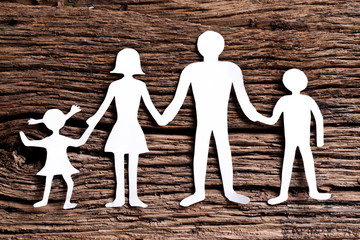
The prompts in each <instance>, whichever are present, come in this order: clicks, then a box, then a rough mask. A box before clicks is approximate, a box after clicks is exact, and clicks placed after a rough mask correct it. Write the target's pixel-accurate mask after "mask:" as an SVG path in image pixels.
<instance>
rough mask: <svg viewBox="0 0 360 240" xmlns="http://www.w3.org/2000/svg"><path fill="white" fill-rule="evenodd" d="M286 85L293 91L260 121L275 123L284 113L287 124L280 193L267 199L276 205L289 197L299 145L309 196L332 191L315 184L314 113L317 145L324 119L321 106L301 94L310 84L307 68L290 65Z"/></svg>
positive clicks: (320, 143) (326, 195)
mask: <svg viewBox="0 0 360 240" xmlns="http://www.w3.org/2000/svg"><path fill="white" fill-rule="evenodd" d="M283 83H284V85H285V87H286V88H287V89H288V90H290V91H291V93H292V94H291V95H287V96H283V97H281V98H280V99H279V101H278V102H277V103H276V105H275V108H274V112H273V116H272V117H271V118H265V117H262V118H261V119H259V121H261V122H263V123H265V124H270V125H273V124H275V123H276V122H277V121H278V119H279V118H280V115H281V114H283V115H284V117H283V118H284V128H285V131H284V132H285V153H284V162H283V169H282V175H281V190H280V195H279V196H278V197H276V198H273V199H270V200H269V201H268V203H269V204H270V205H275V204H279V203H282V202H284V201H286V200H287V198H288V191H289V185H290V180H291V173H292V167H293V163H294V159H295V152H296V149H297V148H299V150H300V152H301V155H302V158H303V162H304V169H305V174H306V179H307V182H308V185H309V195H310V197H312V198H314V199H317V200H326V199H329V198H330V197H331V194H329V193H319V192H318V189H317V186H316V177H315V167H314V158H313V155H312V152H311V148H310V122H311V113H312V114H313V115H314V117H315V122H316V142H317V146H318V147H322V146H323V145H324V122H323V117H322V115H321V112H320V109H319V107H318V105H317V104H316V102H315V101H314V99H312V98H311V97H310V96H307V95H303V94H300V92H301V91H302V90H304V89H305V88H306V86H307V83H308V79H307V77H306V75H305V73H304V72H302V71H300V70H299V69H290V70H288V71H286V72H285V74H284V76H283Z"/></svg>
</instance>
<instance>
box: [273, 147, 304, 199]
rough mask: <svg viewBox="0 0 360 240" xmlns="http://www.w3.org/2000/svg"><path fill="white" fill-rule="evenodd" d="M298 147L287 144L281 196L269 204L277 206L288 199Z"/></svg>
mask: <svg viewBox="0 0 360 240" xmlns="http://www.w3.org/2000/svg"><path fill="white" fill-rule="evenodd" d="M296 147H297V146H296V145H295V144H289V143H285V153H284V162H283V167H282V173H281V188H280V195H279V196H278V197H276V198H272V199H270V200H269V201H268V204H270V205H275V204H279V203H282V202H284V201H286V200H287V199H288V192H289V186H290V181H291V174H292V168H293V164H294V160H295V152H296Z"/></svg>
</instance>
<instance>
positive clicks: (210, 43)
mask: <svg viewBox="0 0 360 240" xmlns="http://www.w3.org/2000/svg"><path fill="white" fill-rule="evenodd" d="M197 46H198V50H199V52H200V54H201V55H202V56H203V57H204V61H203V62H197V63H192V64H190V65H189V66H187V67H186V68H185V69H184V70H183V71H182V73H181V76H180V80H179V85H178V88H177V90H176V94H175V97H174V99H173V100H172V102H171V104H170V105H169V107H168V108H167V109H166V110H165V112H164V114H163V120H164V121H165V122H169V121H171V120H172V119H173V118H174V117H175V115H176V114H177V112H178V111H179V109H180V107H181V105H182V104H183V102H184V99H185V97H186V94H187V92H188V88H189V87H190V85H191V87H192V90H193V93H194V99H195V105H196V115H197V129H196V137H195V153H194V166H193V168H194V182H195V193H194V194H193V195H191V196H189V197H187V198H185V199H184V200H182V201H181V202H180V205H181V206H189V205H192V204H194V203H197V202H200V201H202V200H204V199H205V175H206V165H207V158H208V150H209V141H210V137H211V134H212V133H213V134H214V138H215V141H216V147H217V151H218V158H219V164H220V171H221V177H222V182H223V186H224V192H225V196H226V198H227V199H229V200H230V201H232V202H236V203H241V204H246V203H248V202H249V201H250V200H249V198H248V197H246V196H243V195H240V194H238V193H236V192H235V191H234V189H233V167H232V159H231V150H230V145H229V138H228V127H227V110H228V102H229V96H230V91H231V87H232V86H233V87H234V89H235V93H236V97H237V100H238V102H239V103H240V106H241V108H242V110H243V112H244V113H245V115H246V116H247V117H248V118H249V119H251V120H252V121H255V120H257V118H259V117H260V114H258V113H257V111H256V110H255V108H254V107H253V106H252V105H251V103H250V101H249V98H248V95H247V93H246V90H245V87H244V83H243V77H242V72H241V70H240V68H239V67H238V66H237V65H236V64H234V63H231V62H222V61H219V60H218V57H219V55H220V54H221V53H222V51H223V49H224V46H225V43H224V38H223V37H222V36H221V35H220V34H219V33H217V32H213V31H207V32H204V33H203V34H201V35H200V37H199V39H198V42H197Z"/></svg>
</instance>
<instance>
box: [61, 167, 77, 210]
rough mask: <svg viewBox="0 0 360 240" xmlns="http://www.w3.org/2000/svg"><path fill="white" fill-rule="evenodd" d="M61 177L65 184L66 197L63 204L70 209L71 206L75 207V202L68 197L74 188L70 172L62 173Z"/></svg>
mask: <svg viewBox="0 0 360 240" xmlns="http://www.w3.org/2000/svg"><path fill="white" fill-rule="evenodd" d="M63 178H64V180H65V182H66V185H67V192H66V199H65V204H64V209H71V208H75V207H76V205H77V204H76V203H71V202H70V199H71V195H72V192H73V189H74V181H73V180H72V178H71V175H70V174H64V175H63Z"/></svg>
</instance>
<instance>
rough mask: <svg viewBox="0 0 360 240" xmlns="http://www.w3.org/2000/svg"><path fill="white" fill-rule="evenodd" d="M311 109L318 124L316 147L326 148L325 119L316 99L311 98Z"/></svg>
mask: <svg viewBox="0 0 360 240" xmlns="http://www.w3.org/2000/svg"><path fill="white" fill-rule="evenodd" d="M309 98H310V97H309ZM309 102H310V104H309V105H310V109H311V112H312V113H313V115H314V118H315V123H316V145H317V146H318V147H322V146H324V118H323V116H322V114H321V112H320V109H319V106H318V105H317V104H316V102H315V101H314V99H312V98H310V101H309Z"/></svg>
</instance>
